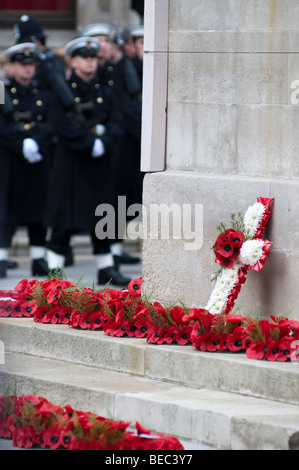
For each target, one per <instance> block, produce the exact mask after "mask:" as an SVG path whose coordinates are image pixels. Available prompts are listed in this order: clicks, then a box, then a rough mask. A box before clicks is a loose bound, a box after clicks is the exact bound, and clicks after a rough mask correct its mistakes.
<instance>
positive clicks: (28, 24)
mask: <svg viewBox="0 0 299 470" xmlns="http://www.w3.org/2000/svg"><path fill="white" fill-rule="evenodd" d="M13 30H14V36H15V39H16V42H17V43H18V44H19V43H24V42H33V43H35V44H36V45H37V48H38V67H37V70H36V77H35V78H36V80H37V81H38V84H39V86H40V87H43V88H47V89H52V87H53V81H52V80H53V76H54V75H55V74H57V73H58V74H61V75H64V74H65V64H64V61H63V60H62V59H61V56H60V57H59V56H58V55H57V54H55V53H53V52H52V51H51V50H50V49H49V48H48V47H47V36H46V34H45V32H44V31H43V28H42V26H41V25H40V23H39V22H38V21H37V20H36V19H35V18H32V17H30V16H28V15H22V16H21V18H20V20H19V21H18V23H16V24H15V25H14V28H13Z"/></svg>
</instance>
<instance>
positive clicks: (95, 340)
mask: <svg viewBox="0 0 299 470" xmlns="http://www.w3.org/2000/svg"><path fill="white" fill-rule="evenodd" d="M0 340H1V341H3V343H4V347H5V351H13V352H19V353H25V354H30V355H34V356H41V357H47V358H49V359H60V360H63V361H65V363H72V362H73V363H78V364H82V365H88V366H92V367H98V368H101V369H107V370H109V371H116V372H123V373H127V374H132V375H136V376H138V377H141V378H145V379H154V380H160V381H164V382H168V383H171V384H174V385H181V386H185V387H190V388H197V389H198V388H208V389H214V390H217V391H223V392H232V393H238V394H241V395H244V396H251V397H258V398H266V399H269V400H275V401H281V402H285V403H289V404H294V405H299V366H298V363H292V362H289V363H281V362H268V361H255V360H252V359H248V358H247V357H246V355H245V354H235V353H210V352H207V353H204V352H200V351H197V350H196V349H194V348H193V347H192V346H179V345H177V346H176V345H155V344H150V343H147V342H146V339H143V338H142V339H138V338H128V337H124V338H115V337H114V338H113V337H109V336H107V335H105V334H104V332H102V331H94V330H80V329H74V328H71V327H69V326H68V325H62V324H59V325H51V324H39V323H35V322H34V321H33V320H32V319H27V318H20V319H14V318H1V319H0Z"/></svg>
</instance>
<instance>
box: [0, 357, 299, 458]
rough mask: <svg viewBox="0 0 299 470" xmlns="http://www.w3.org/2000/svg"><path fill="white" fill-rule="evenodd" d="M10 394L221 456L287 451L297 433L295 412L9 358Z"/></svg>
mask: <svg viewBox="0 0 299 470" xmlns="http://www.w3.org/2000/svg"><path fill="white" fill-rule="evenodd" d="M8 389H10V390H15V389H16V390H17V393H18V394H19V395H21V394H30V393H36V390H38V395H39V396H44V397H45V398H47V399H48V400H50V401H52V402H53V403H60V404H61V403H64V404H65V403H70V404H71V405H72V406H73V407H74V408H76V409H82V410H83V411H92V412H95V413H98V414H100V415H103V416H108V415H109V416H111V417H112V418H115V419H119V420H125V421H127V420H129V421H132V422H135V421H139V422H140V423H142V424H143V425H144V426H145V427H147V428H149V429H150V430H152V431H154V432H160V433H164V434H167V435H174V436H176V437H178V438H179V439H188V440H196V441H197V442H202V443H205V444H207V445H211V446H215V447H218V448H222V449H235V450H244V449H251V450H255V449H264V450H270V449H272V450H274V449H275V450H280V449H281V450H286V449H289V448H290V442H292V441H293V440H294V439H293V437H294V436H296V434H297V433H298V420H299V407H298V406H295V405H290V404H285V403H278V402H274V401H271V400H265V399H261V398H252V397H244V396H241V395H238V394H234V393H227V392H222V391H215V390H208V389H200V390H195V389H188V388H186V387H182V386H178V385H173V384H165V383H161V382H157V381H153V380H150V379H145V378H141V377H136V376H135V377H134V376H132V375H130V374H122V373H119V372H114V371H107V370H101V369H99V368H96V367H88V366H86V365H80V364H69V363H67V362H63V361H58V360H53V359H45V358H39V357H36V356H31V355H25V354H18V353H8V354H7V362H6V364H5V365H2V366H0V393H1V394H3V393H6V392H7V390H8ZM253 425H254V432H252V429H253V428H252V426H253ZM295 440H296V439H295Z"/></svg>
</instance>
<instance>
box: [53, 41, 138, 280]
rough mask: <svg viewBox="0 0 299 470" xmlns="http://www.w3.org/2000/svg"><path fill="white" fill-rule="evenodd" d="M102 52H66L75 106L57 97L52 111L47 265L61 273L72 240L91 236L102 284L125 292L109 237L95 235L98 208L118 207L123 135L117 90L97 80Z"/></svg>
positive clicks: (90, 45) (72, 48)
mask: <svg viewBox="0 0 299 470" xmlns="http://www.w3.org/2000/svg"><path fill="white" fill-rule="evenodd" d="M99 48H100V42H99V40H98V39H96V38H94V37H82V38H77V39H75V40H73V41H71V42H69V43H68V44H67V45H66V47H65V51H66V54H67V55H68V56H69V57H70V59H71V66H72V74H71V76H70V77H69V78H68V80H67V87H68V93H69V94H70V93H71V95H72V97H73V103H74V104H76V106H75V107H74V108H73V109H69V108H67V107H66V106H65V100H64V96H60V97H59V96H57V95H56V96H55V98H54V100H53V104H52V109H51V114H52V117H53V125H54V128H55V131H56V134H57V136H58V142H57V147H56V150H55V156H54V163H53V170H52V173H51V179H50V185H49V191H48V199H47V205H46V211H45V223H46V226H49V227H51V228H52V234H51V238H50V240H49V242H48V248H49V251H48V263H49V267H50V269H51V270H56V269H57V268H58V269H62V268H63V267H64V266H65V259H66V250H67V247H68V246H69V241H70V237H71V236H72V234H74V233H77V232H79V233H80V232H88V233H89V234H90V237H91V241H92V245H93V252H94V255H95V257H96V266H97V275H98V278H97V282H98V284H100V285H102V284H104V285H105V284H107V283H109V282H111V283H112V284H113V285H116V286H122V287H125V286H126V285H127V284H128V283H129V282H130V279H129V278H126V277H124V276H122V275H121V273H120V272H119V271H118V270H117V269H116V268H115V264H114V259H113V254H112V253H111V251H110V245H111V241H110V239H109V236H106V234H105V233H100V234H98V232H97V233H95V227H96V225H98V220H97V218H96V216H95V210H96V208H97V207H98V206H99V205H100V204H110V205H113V203H114V194H113V172H112V171H111V166H112V162H113V159H114V154H115V151H116V149H117V148H118V146H117V143H118V139H119V137H120V136H121V135H122V133H123V129H122V116H121V114H120V113H119V110H118V106H117V103H116V101H115V96H114V94H113V92H112V89H111V88H110V87H107V86H101V84H100V83H99V80H98V75H97V69H98V61H97V54H98V52H99Z"/></svg>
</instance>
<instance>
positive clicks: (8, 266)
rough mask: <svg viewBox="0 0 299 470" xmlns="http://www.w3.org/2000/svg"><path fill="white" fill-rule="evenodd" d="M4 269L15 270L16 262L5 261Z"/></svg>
mask: <svg viewBox="0 0 299 470" xmlns="http://www.w3.org/2000/svg"><path fill="white" fill-rule="evenodd" d="M6 267H7V269H17V268H18V267H19V265H18V263H17V262H16V261H13V260H12V259H8V260H7V261H6Z"/></svg>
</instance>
